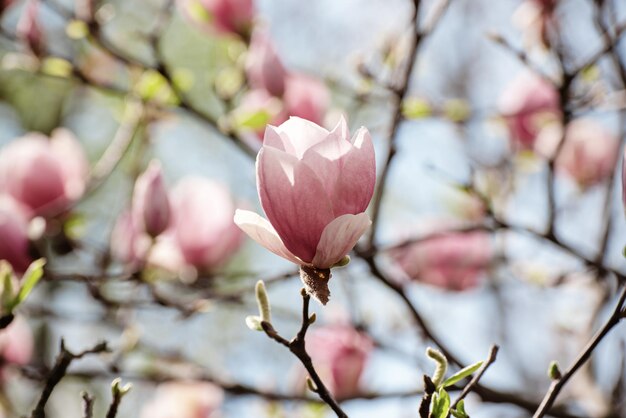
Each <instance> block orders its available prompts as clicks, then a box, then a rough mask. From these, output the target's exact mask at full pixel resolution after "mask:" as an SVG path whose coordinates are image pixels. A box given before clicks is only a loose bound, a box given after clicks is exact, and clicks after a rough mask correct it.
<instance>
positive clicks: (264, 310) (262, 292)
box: [254, 280, 272, 323]
mask: <svg viewBox="0 0 626 418" xmlns="http://www.w3.org/2000/svg"><path fill="white" fill-rule="evenodd" d="M254 291H255V294H256V302H257V304H258V305H259V314H260V316H261V321H265V322H270V323H271V322H272V315H271V310H270V301H269V298H268V297H267V290H266V289H265V283H263V280H259V281H258V282H256V286H255V287H254Z"/></svg>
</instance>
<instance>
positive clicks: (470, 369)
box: [441, 361, 483, 388]
mask: <svg viewBox="0 0 626 418" xmlns="http://www.w3.org/2000/svg"><path fill="white" fill-rule="evenodd" d="M482 365H483V362H482V361H479V362H478V363H474V364H472V365H470V366H467V367H465V368H464V369H461V370H459V371H458V372H456V373H455V374H453V375H452V376H450V377H449V378H447V379H446V380H445V381H444V382H443V383H442V384H441V386H443V387H444V388H447V387H448V386H452V385H454V384H455V383H456V382H458V381H459V380H463V379H465V378H466V377H468V376H470V375H471V374H472V373H474V372H475V371H476V370H478V369H480V366H482Z"/></svg>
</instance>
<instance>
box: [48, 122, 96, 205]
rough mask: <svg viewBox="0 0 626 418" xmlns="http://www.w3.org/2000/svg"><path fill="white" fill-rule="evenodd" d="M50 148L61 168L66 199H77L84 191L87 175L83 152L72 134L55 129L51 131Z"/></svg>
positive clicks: (66, 130) (62, 129)
mask: <svg viewBox="0 0 626 418" xmlns="http://www.w3.org/2000/svg"><path fill="white" fill-rule="evenodd" d="M50 147H51V150H52V154H53V155H54V156H55V158H56V159H57V160H58V161H59V165H60V166H61V172H62V173H63V179H64V183H65V194H66V195H67V197H68V199H71V200H75V199H78V198H79V197H81V196H82V194H83V192H84V191H85V183H86V180H87V175H88V174H89V162H88V161H87V157H86V156H85V151H84V150H83V148H82V146H81V145H80V143H79V142H78V140H77V139H76V137H75V136H74V134H72V132H71V131H69V130H68V129H65V128H57V129H55V130H54V131H52V135H51V140H50Z"/></svg>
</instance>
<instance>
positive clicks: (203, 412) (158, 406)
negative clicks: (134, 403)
mask: <svg viewBox="0 0 626 418" xmlns="http://www.w3.org/2000/svg"><path fill="white" fill-rule="evenodd" d="M223 397H224V395H223V392H222V389H221V388H219V387H217V386H215V385H213V384H210V383H205V382H171V383H163V384H161V385H159V386H158V387H157V389H156V391H155V393H154V397H153V399H152V400H151V401H150V402H149V403H147V404H146V405H145V406H144V407H143V409H142V411H141V418H215V417H217V412H216V411H217V410H218V409H219V407H220V405H221V404H222V400H223Z"/></svg>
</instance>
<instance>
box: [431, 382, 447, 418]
mask: <svg viewBox="0 0 626 418" xmlns="http://www.w3.org/2000/svg"><path fill="white" fill-rule="evenodd" d="M432 405H433V409H432V411H431V412H430V418H446V417H447V416H448V413H449V412H450V395H448V392H446V391H445V389H443V388H441V389H440V390H439V393H438V395H437V394H436V395H435V396H434V397H433V404H432Z"/></svg>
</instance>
